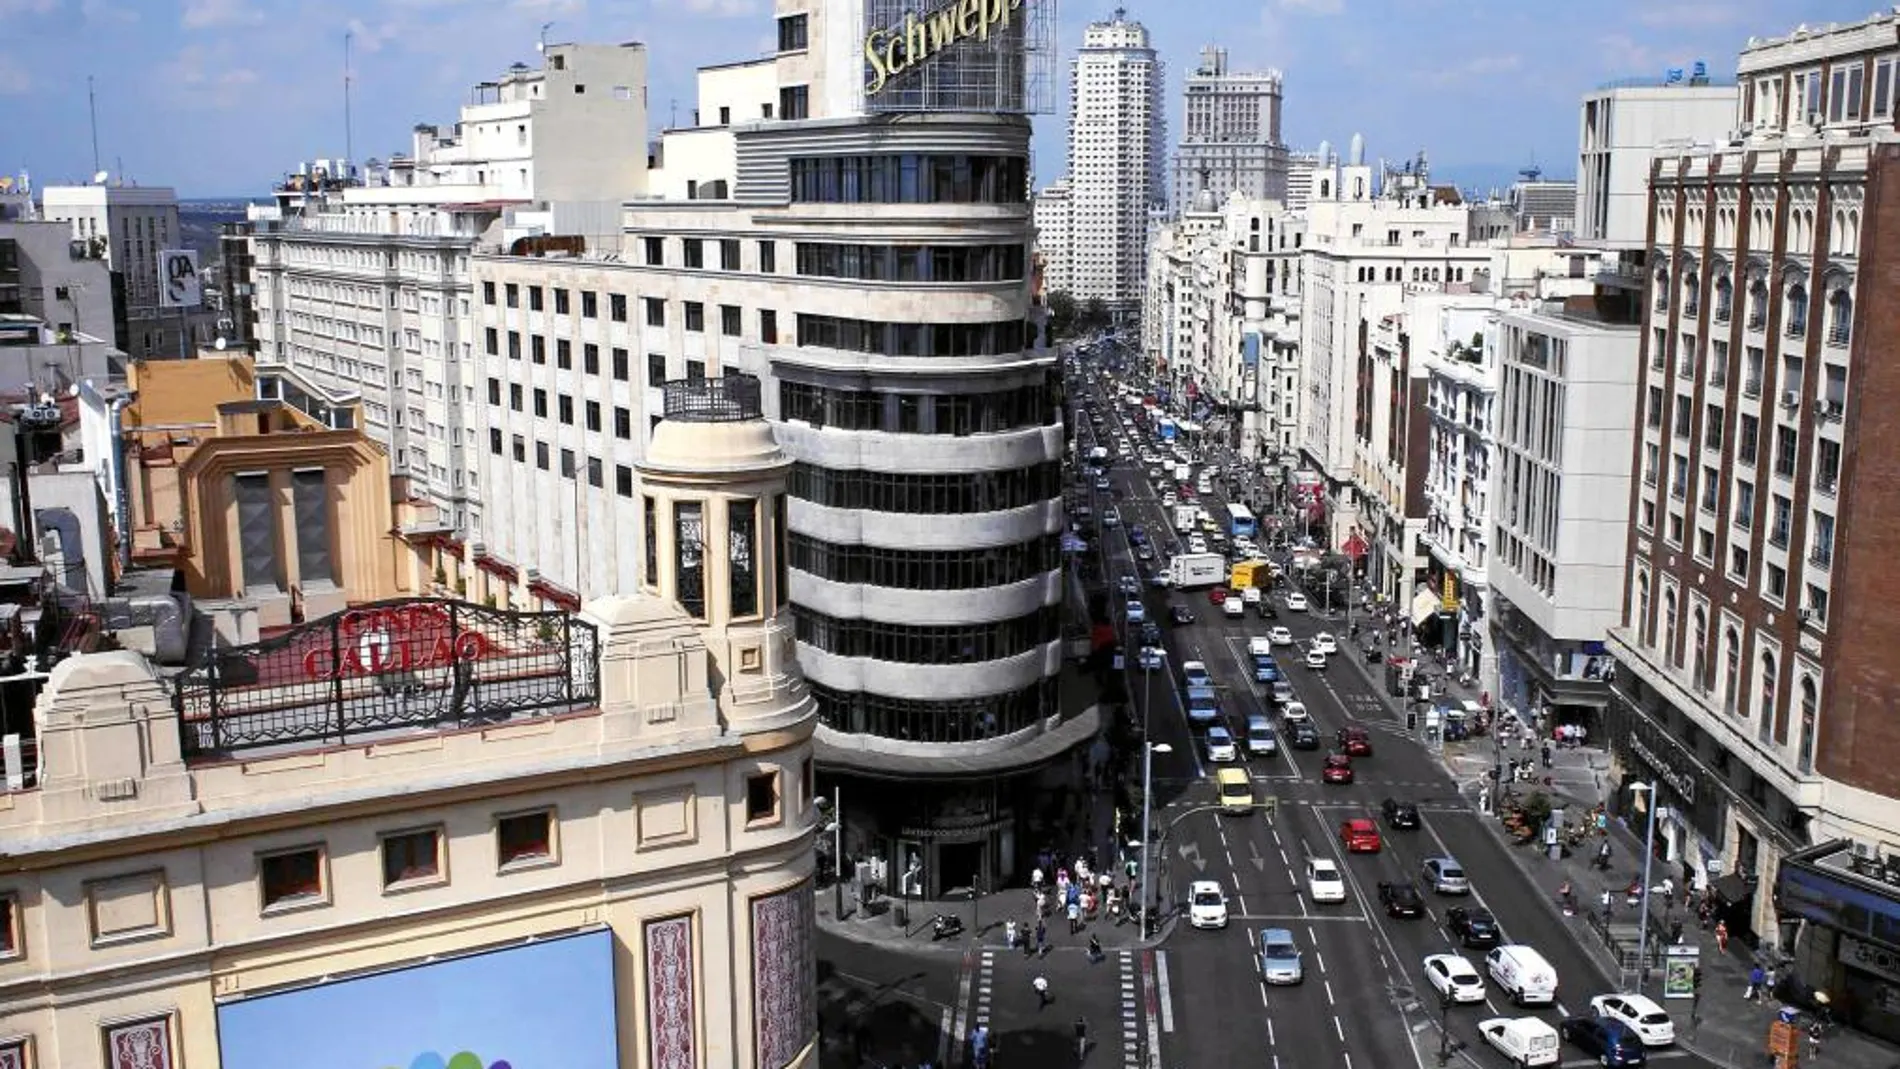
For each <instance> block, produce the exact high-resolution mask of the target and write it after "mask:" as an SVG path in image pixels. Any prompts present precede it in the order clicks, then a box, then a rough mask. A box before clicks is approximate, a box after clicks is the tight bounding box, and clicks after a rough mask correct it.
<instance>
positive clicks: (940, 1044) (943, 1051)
mask: <svg viewBox="0 0 1900 1069" xmlns="http://www.w3.org/2000/svg"><path fill="white" fill-rule="evenodd" d="M952 1012H953V1011H952V1010H951V1008H950V1007H948V1006H945V1007H944V1008H943V1023H942V1025H940V1026H939V1027H938V1030H937V1061H938V1062H940V1063H942V1064H944V1065H949V1064H950V1014H951V1013H952Z"/></svg>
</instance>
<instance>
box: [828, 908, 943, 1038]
mask: <svg viewBox="0 0 1900 1069" xmlns="http://www.w3.org/2000/svg"><path fill="white" fill-rule="evenodd" d="M814 946H815V949H816V951H817V958H818V986H817V995H818V999H817V1009H818V1020H819V1030H820V1034H821V1035H822V1036H823V1037H824V1045H825V1049H826V1050H827V1051H829V1052H830V1054H831V1055H832V1057H831V1058H827V1060H826V1063H827V1064H841V1065H842V1064H853V1065H855V1064H857V1062H855V1061H850V1059H851V1058H853V1057H856V1056H859V1053H860V1052H862V1056H864V1057H871V1058H876V1059H879V1060H881V1061H891V1060H904V1061H906V1062H908V1061H911V1060H916V1061H923V1060H928V1059H930V1058H935V1057H938V1056H939V1055H940V1054H941V1052H942V1051H943V1050H944V1049H945V1048H946V1046H947V1044H948V1043H949V1040H950V1027H951V1024H952V1022H953V1020H954V1009H955V1007H956V1006H957V1005H958V1003H959V1002H960V1001H961V999H960V995H959V984H960V981H961V978H962V973H963V969H964V968H965V966H964V961H963V959H962V958H960V957H957V956H953V955H938V954H928V955H920V954H915V953H909V952H905V951H903V950H898V949H893V948H888V947H884V946H879V945H876V944H869V943H861V942H857V941H854V940H850V939H844V938H840V937H838V936H836V935H832V934H830V933H828V932H825V931H823V930H822V929H821V930H820V931H819V932H818V935H817V941H816V943H815V944H814ZM832 1058H835V1059H836V1061H835V1062H834V1061H833V1060H832Z"/></svg>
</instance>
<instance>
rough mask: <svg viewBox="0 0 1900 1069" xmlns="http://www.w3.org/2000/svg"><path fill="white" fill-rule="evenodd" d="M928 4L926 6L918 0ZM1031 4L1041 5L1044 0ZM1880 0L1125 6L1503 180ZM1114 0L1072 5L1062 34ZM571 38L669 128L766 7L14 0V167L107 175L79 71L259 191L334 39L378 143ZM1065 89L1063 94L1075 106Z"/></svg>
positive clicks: (176, 150) (140, 131)
mask: <svg viewBox="0 0 1900 1069" xmlns="http://www.w3.org/2000/svg"><path fill="white" fill-rule="evenodd" d="M919 2H920V6H924V7H929V6H933V5H932V4H931V3H930V2H929V0H919ZM1030 2H1032V3H1034V2H1036V0H1030ZM1876 6H1877V5H1876V4H1875V3H1874V0H1808V2H1802V3H1794V2H1789V0H1723V2H1710V0H1589V2H1567V3H1523V2H1521V0H1518V2H1505V0H1404V2H1398V0H1250V2H1247V3H1241V2H1238V0H1202V2H1199V3H1185V4H1184V3H1180V2H1179V0H1170V2H1166V3H1161V2H1155V0H1129V2H1128V3H1127V8H1128V13H1129V16H1130V17H1131V18H1138V19H1141V20H1142V21H1143V22H1145V23H1146V24H1147V25H1148V27H1149V29H1150V30H1151V31H1153V33H1154V36H1155V39H1156V44H1157V46H1158V47H1159V48H1160V49H1161V51H1162V55H1163V58H1165V59H1166V60H1167V62H1168V64H1169V74H1170V79H1169V82H1170V87H1171V88H1170V92H1169V111H1170V114H1171V118H1170V122H1171V124H1178V121H1179V120H1178V115H1179V109H1180V105H1179V91H1178V86H1179V82H1180V74H1181V71H1182V70H1183V69H1185V68H1187V67H1189V66H1191V65H1192V64H1193V63H1194V62H1195V60H1196V59H1197V57H1198V55H1199V51H1200V48H1201V46H1202V45H1203V44H1206V43H1209V42H1214V43H1219V44H1222V45H1224V46H1226V48H1227V49H1228V52H1229V55H1230V57H1231V62H1232V64H1233V65H1234V66H1236V67H1265V66H1272V67H1277V68H1279V69H1281V70H1282V71H1284V72H1285V73H1286V77H1287V101H1286V136H1287V139H1288V141H1289V142H1290V143H1292V144H1293V145H1295V146H1296V147H1306V148H1311V147H1313V146H1314V145H1316V144H1318V142H1319V141H1320V140H1321V139H1323V138H1324V139H1330V140H1331V141H1332V142H1333V143H1334V144H1335V145H1343V144H1344V143H1345V142H1346V140H1347V139H1348V138H1349V137H1350V136H1351V135H1352V134H1353V132H1355V131H1359V132H1363V133H1364V134H1365V135H1366V142H1367V152H1368V155H1369V156H1373V157H1377V156H1379V155H1381V154H1383V155H1386V156H1392V157H1408V156H1411V155H1412V154H1414V153H1416V152H1417V151H1418V150H1419V149H1420V148H1421V147H1422V148H1425V149H1427V150H1428V151H1429V152H1430V154H1431V158H1432V160H1433V162H1434V164H1435V169H1436V171H1437V172H1438V173H1439V174H1441V175H1445V176H1448V177H1451V178H1455V179H1459V180H1462V181H1467V182H1473V181H1484V182H1491V181H1503V180H1508V178H1509V176H1510V173H1511V171H1513V170H1514V169H1515V168H1517V167H1519V166H1522V165H1524V164H1526V163H1528V162H1530V161H1532V160H1533V159H1535V160H1536V161H1537V162H1538V163H1539V164H1541V165H1543V166H1544V168H1545V170H1546V171H1547V173H1550V174H1553V175H1563V176H1568V175H1569V174H1570V173H1571V172H1572V171H1573V170H1574V167H1575V164H1574V153H1575V144H1576V123H1577V119H1576V100H1577V97H1578V95H1579V94H1580V93H1581V92H1583V91H1585V90H1587V89H1589V88H1590V87H1592V86H1593V85H1595V84H1597V83H1599V82H1602V81H1606V80H1609V79H1612V78H1619V77H1625V76H1632V75H1655V74H1660V72H1661V71H1662V70H1663V69H1664V68H1666V67H1670V66H1686V65H1687V64H1688V63H1689V62H1691V61H1693V60H1695V59H1697V58H1704V59H1707V60H1708V61H1709V64H1710V67H1711V69H1712V70H1713V71H1715V72H1716V73H1718V74H1725V75H1726V74H1732V73H1733V70H1734V64H1735V55H1736V53H1737V51H1738V50H1739V49H1740V47H1741V45H1742V44H1743V42H1744V41H1745V40H1746V39H1747V38H1748V36H1749V35H1750V34H1762V35H1769V34H1782V33H1786V32H1787V31H1789V30H1791V29H1793V28H1794V27H1795V26H1796V25H1797V24H1799V23H1801V22H1808V23H1813V24H1818V23H1822V22H1827V21H1843V22H1845V21H1850V20H1854V19H1859V18H1864V17H1866V16H1867V15H1868V14H1870V13H1871V12H1872V11H1873V10H1874V9H1875V8H1876ZM1113 10H1114V3H1113V0H1063V2H1061V4H1060V12H1061V17H1060V30H1059V41H1060V43H1061V45H1062V46H1063V49H1064V59H1063V62H1062V64H1061V69H1062V71H1063V74H1064V76H1065V77H1066V72H1067V54H1068V50H1070V49H1073V47H1074V46H1075V45H1076V44H1077V43H1079V41H1080V39H1081V32H1082V26H1083V24H1084V23H1086V22H1088V21H1090V20H1092V19H1099V18H1106V17H1108V16H1109V15H1110V14H1111V13H1112V11H1113ZM547 21H552V22H553V23H554V24H555V25H554V28H553V30H552V31H551V36H552V37H554V38H556V39H566V40H641V41H645V42H646V43H647V44H648V46H649V49H650V58H651V64H652V79H651V92H650V100H651V109H652V114H651V117H652V120H653V125H654V127H655V128H656V129H657V128H659V127H660V126H663V125H665V124H666V123H667V122H668V118H669V111H670V107H669V105H670V103H671V102H674V101H677V105H678V113H679V116H680V118H681V121H682V122H684V121H686V120H687V118H688V117H689V116H690V114H691V109H692V106H693V102H692V95H693V89H692V86H693V82H692V72H693V69H694V68H695V67H697V66H700V65H704V64H709V63H721V62H730V61H732V60H736V59H744V58H747V57H749V56H752V55H757V54H761V53H762V52H763V51H764V50H765V49H768V48H769V47H771V41H772V19H771V4H770V3H769V0H0V114H4V115H5V117H6V118H5V127H4V129H5V135H4V136H0V173H11V172H13V171H16V170H18V169H20V168H21V167H26V168H28V169H30V170H31V171H32V173H33V175H34V177H35V180H36V181H37V182H39V183H40V184H47V183H50V182H54V181H62V180H79V179H83V178H84V177H85V176H87V175H89V174H90V173H91V172H92V170H93V167H92V147H91V139H90V136H89V134H88V126H87V118H86V76H87V75H88V74H91V75H93V76H94V77H95V79H96V82H97V86H98V94H99V141H100V145H99V154H100V156H101V158H102V160H103V163H104V165H105V166H106V167H108V168H113V167H114V166H115V165H114V160H115V159H122V160H123V161H124V171H125V173H126V174H127V175H129V176H130V177H131V178H133V179H135V180H137V181H140V182H143V183H145V184H150V185H161V184H169V185H174V186H176V187H178V189H179V191H180V193H181V194H182V195H185V196H209V195H219V194H244V193H262V192H264V191H265V190H267V188H268V186H269V184H270V183H271V182H272V181H273V180H275V179H276V178H277V177H278V176H279V175H281V174H282V173H283V172H284V171H285V170H287V169H289V168H290V167H292V166H294V165H295V163H296V162H297V161H298V160H301V159H308V158H312V157H317V156H340V155H342V154H343V140H344V139H343V114H342V112H343V108H342V92H341V89H340V82H341V77H342V69H343V56H342V38H343V33H344V31H345V30H346V29H352V30H354V31H355V35H356V36H355V42H356V60H355V63H354V67H355V70H356V85H357V91H356V108H355V126H356V145H357V154H358V155H359V156H363V157H367V156H371V155H387V154H388V153H389V152H391V151H393V150H396V149H399V148H401V147H403V146H404V145H406V144H407V142H408V130H409V128H410V127H411V126H412V125H414V124H415V123H417V122H446V121H452V120H453V119H454V117H455V109H456V107H457V106H458V105H459V104H460V103H461V101H462V100H463V98H464V96H465V95H466V93H467V89H468V86H469V85H471V84H472V83H474V82H477V81H480V80H483V79H486V78H492V77H494V76H496V75H498V74H499V73H500V72H501V71H502V70H503V69H505V68H506V67H507V65H508V64H509V63H511V62H513V61H515V60H523V61H529V62H531V61H533V58H534V43H535V40H536V38H537V35H538V33H539V29H540V26H541V24H542V23H543V22H547ZM1066 92H1067V90H1066V83H1065V84H1064V87H1063V88H1062V89H1061V90H1060V94H1061V95H1059V96H1058V104H1059V105H1060V104H1061V102H1062V101H1064V100H1066ZM1061 110H1062V109H1061V107H1060V106H1059V107H1058V109H1057V113H1056V114H1053V115H1048V116H1041V117H1039V118H1038V119H1037V134H1036V155H1037V161H1036V164H1037V166H1036V169H1037V176H1038V179H1039V180H1040V181H1043V182H1046V181H1048V180H1050V179H1053V178H1055V177H1057V176H1059V175H1060V173H1061V171H1062V169H1063V165H1062V156H1063V149H1062V118H1061Z"/></svg>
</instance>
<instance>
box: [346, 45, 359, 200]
mask: <svg viewBox="0 0 1900 1069" xmlns="http://www.w3.org/2000/svg"><path fill="white" fill-rule="evenodd" d="M355 36H356V34H355V32H354V31H351V30H344V31H343V166H344V169H345V170H348V169H349V168H351V167H353V166H354V165H355V160H356V128H355V127H354V126H353V125H352V124H351V122H350V81H351V71H350V43H351V40H352V39H353V38H354V37H355ZM343 177H345V178H348V177H349V175H347V174H345V175H344V176H343Z"/></svg>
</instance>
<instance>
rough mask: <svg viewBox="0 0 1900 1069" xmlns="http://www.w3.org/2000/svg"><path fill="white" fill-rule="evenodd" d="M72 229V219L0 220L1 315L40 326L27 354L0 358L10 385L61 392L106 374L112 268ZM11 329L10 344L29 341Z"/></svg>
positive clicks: (110, 335)
mask: <svg viewBox="0 0 1900 1069" xmlns="http://www.w3.org/2000/svg"><path fill="white" fill-rule="evenodd" d="M72 229H73V228H72V224H71V222H70V221H62V222H52V221H41V222H0V316H5V317H9V318H10V319H12V321H13V322H14V323H15V324H16V325H17V324H19V323H22V322H23V321H24V320H28V319H30V320H33V321H36V322H37V323H38V324H39V328H38V329H35V330H33V331H32V332H31V333H32V335H33V337H32V340H31V343H30V348H32V350H33V352H32V353H31V354H28V353H27V352H25V351H24V350H23V349H22V350H20V351H15V352H10V353H8V354H7V356H6V358H5V359H0V369H4V374H5V375H6V382H7V383H8V384H9V386H10V387H12V388H15V389H17V388H20V387H22V386H29V385H30V386H31V387H32V388H33V389H36V390H38V391H40V392H43V393H52V394H62V393H64V392H65V391H66V390H68V389H69V388H71V387H72V386H73V385H74V384H75V383H78V382H81V381H83V380H84V379H87V378H98V379H100V380H104V379H105V378H106V377H107V376H108V375H109V374H110V373H111V371H112V363H113V354H114V353H115V352H116V351H117V350H116V347H115V346H114V345H113V344H112V338H113V336H114V331H115V329H116V328H115V327H114V325H113V294H114V292H115V289H114V285H113V276H112V272H111V269H110V268H108V267H107V266H106V262H105V260H104V259H103V258H102V257H101V256H99V255H96V254H95V251H94V247H93V246H92V245H91V244H90V243H87V242H81V241H76V240H74V238H73V236H72ZM16 329H19V330H21V335H20V336H14V337H10V338H9V339H8V347H9V348H14V347H16V346H22V345H28V344H29V343H28V342H27V341H26V339H25V337H24V334H25V331H24V329H23V328H19V327H17V326H16ZM120 359H123V354H120Z"/></svg>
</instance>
